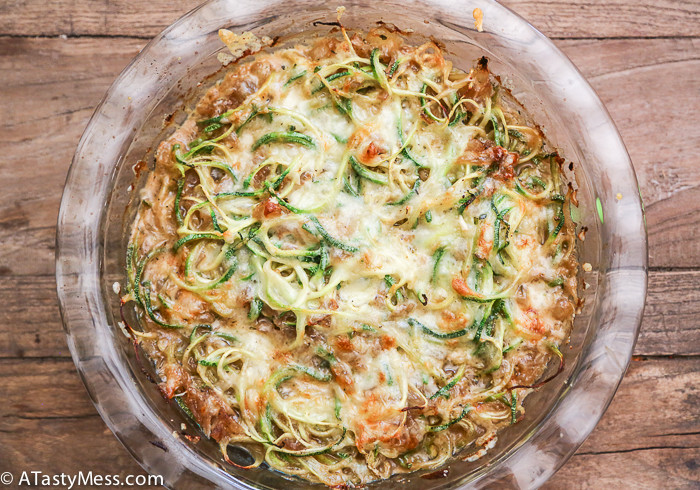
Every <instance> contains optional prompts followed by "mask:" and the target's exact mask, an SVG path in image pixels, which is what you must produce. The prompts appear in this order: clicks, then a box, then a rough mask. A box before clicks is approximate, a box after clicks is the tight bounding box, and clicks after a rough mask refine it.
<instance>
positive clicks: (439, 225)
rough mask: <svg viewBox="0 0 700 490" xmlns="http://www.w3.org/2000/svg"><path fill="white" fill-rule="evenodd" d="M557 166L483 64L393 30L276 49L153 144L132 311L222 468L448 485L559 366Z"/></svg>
mask: <svg viewBox="0 0 700 490" xmlns="http://www.w3.org/2000/svg"><path fill="white" fill-rule="evenodd" d="M562 163H563V160H562V159H561V158H560V157H559V156H557V154H556V153H553V152H551V151H550V150H548V149H547V147H546V142H545V140H544V138H543V134H542V132H541V131H540V130H539V129H538V128H537V126H536V125H535V124H534V123H533V122H532V121H531V120H529V118H528V116H527V113H526V112H525V111H524V109H523V108H522V107H521V106H520V105H519V104H518V103H517V102H516V101H515V99H513V97H512V96H511V95H510V94H509V92H508V91H507V90H506V89H504V88H503V87H501V86H500V84H499V83H498V82H497V79H496V78H495V77H493V76H492V75H491V74H490V73H489V70H488V66H487V60H486V59H483V58H482V59H481V60H479V61H478V62H477V63H476V65H475V66H474V68H473V69H471V71H469V72H464V71H460V70H458V69H456V68H455V67H454V66H453V65H452V63H451V62H450V61H449V60H447V59H446V58H445V57H444V55H443V53H442V51H441V49H440V47H439V46H437V45H436V44H434V43H432V42H428V43H426V44H422V45H419V46H412V45H410V44H408V43H407V42H406V41H405V40H404V39H403V38H402V37H401V36H400V35H399V34H397V33H396V32H393V31H392V30H391V29H389V28H387V27H379V28H377V29H374V30H372V31H370V32H369V33H367V34H362V33H359V32H352V33H351V32H347V31H346V30H345V29H344V28H341V29H340V30H339V31H338V32H336V33H335V34H329V35H328V36H327V37H323V38H319V39H315V40H312V41H309V42H308V44H299V45H297V46H295V47H293V48H285V49H278V50H273V51H271V52H269V53H260V54H258V55H256V57H255V58H254V59H253V60H251V61H249V62H246V63H238V64H236V65H234V66H233V67H232V68H230V69H229V71H228V72H227V73H226V75H225V77H224V78H223V79H222V80H220V81H219V82H218V83H217V84H216V85H215V86H214V87H212V88H211V89H210V90H209V91H208V92H207V93H206V95H205V96H204V97H203V98H202V99H201V100H200V101H199V103H198V104H197V106H196V107H195V109H194V110H193V111H192V113H191V115H190V116H189V118H188V119H187V120H186V121H185V122H184V123H183V124H182V126H180V127H179V128H178V129H177V131H176V132H175V133H174V134H173V135H172V136H170V137H169V138H168V139H166V140H165V141H163V142H162V143H161V145H160V146H159V148H158V151H157V154H156V165H155V169H154V170H152V171H151V172H150V174H149V175H148V181H147V183H146V185H145V187H144V189H143V190H142V191H141V195H140V198H141V204H140V207H139V209H138V213H137V216H136V219H135V221H134V223H133V225H132V228H131V235H130V241H129V246H128V250H127V257H126V275H127V287H126V291H125V294H124V296H123V297H122V302H123V304H127V303H129V302H132V304H134V305H135V306H136V312H137V314H138V316H139V320H140V322H139V323H140V327H141V329H140V330H138V329H137V330H138V331H137V332H134V333H135V335H137V339H138V342H140V344H141V346H142V347H143V349H144V350H145V351H146V352H147V354H148V356H149V358H150V359H151V360H152V361H153V363H154V364H155V367H156V369H157V372H158V374H159V375H160V377H161V384H160V388H161V390H162V392H163V393H164V394H165V395H166V397H168V398H171V399H173V400H175V401H177V403H178V404H179V405H180V406H181V407H182V409H183V411H184V412H185V413H186V414H187V415H188V416H189V417H190V418H192V419H193V421H194V422H195V423H196V424H197V425H198V426H199V427H200V428H201V430H202V431H203V432H204V434H205V435H206V436H208V437H211V438H212V439H214V440H215V441H217V442H218V443H219V444H220V445H221V448H222V455H223V456H222V457H223V458H224V459H225V460H226V461H228V462H230V463H232V464H237V463H235V462H233V461H231V460H230V459H229V457H228V453H227V447H228V445H241V446H244V447H245V448H247V449H248V451H249V452H250V453H251V454H252V455H253V456H254V459H255V461H254V462H253V463H252V465H253V466H255V465H260V464H266V465H268V466H269V467H271V468H272V469H275V470H278V471H281V472H284V473H286V474H288V475H296V476H299V477H301V478H304V479H308V480H312V481H317V482H323V483H325V484H327V485H336V486H342V485H348V486H352V485H360V484H364V483H367V482H371V481H374V480H378V479H384V478H389V477H390V476H391V475H393V474H396V473H407V472H413V471H418V470H432V469H435V468H438V467H440V466H441V465H443V464H445V463H446V462H448V461H449V460H450V458H452V457H455V456H457V455H458V453H460V451H462V450H465V448H469V447H471V448H473V450H472V451H470V450H469V449H466V450H465V451H464V454H466V456H467V457H468V456H469V454H471V453H472V452H473V451H476V450H477V449H478V447H479V446H483V445H485V444H486V443H487V442H489V441H492V440H493V438H494V435H495V434H496V433H497V431H498V430H500V429H502V428H504V427H507V426H508V425H510V424H514V423H516V422H517V421H518V420H519V419H520V418H521V417H522V416H523V413H524V409H523V405H522V403H523V399H524V398H525V396H526V395H527V394H528V393H529V392H531V391H532V390H533V389H534V388H535V387H536V386H537V383H538V380H540V379H541V378H542V377H543V376H544V373H545V371H546V368H547V366H548V363H549V362H550V360H552V359H554V361H555V362H557V361H558V360H557V358H561V353H560V351H559V346H561V345H562V343H563V342H565V341H566V339H567V338H568V334H569V330H570V327H571V324H572V319H573V316H574V310H575V306H576V302H577V297H576V268H577V262H576V254H575V242H574V230H575V225H574V224H573V222H572V221H571V218H570V213H571V209H570V208H571V207H572V206H573V205H572V199H571V197H572V196H571V191H569V192H566V191H565V189H566V187H565V185H564V183H563V182H562V177H561V171H560V166H561V165H562ZM550 368H551V366H550ZM238 464H240V463H238Z"/></svg>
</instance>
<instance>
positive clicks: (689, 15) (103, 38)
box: [0, 0, 700, 489]
mask: <svg viewBox="0 0 700 490" xmlns="http://www.w3.org/2000/svg"><path fill="white" fill-rule="evenodd" d="M199 1H200V0H186V1H185V2H179V3H178V4H177V5H173V4H172V3H167V2H164V1H161V0H148V1H146V0H55V1H52V2H45V1H39V0H8V1H6V2H0V79H1V80H2V81H3V85H2V89H1V90H0V115H1V116H2V117H0V129H1V131H0V146H2V148H3V151H2V153H1V154H0V176H2V178H3V184H5V185H4V186H3V193H2V194H0V299H2V308H0V390H2V393H3V395H4V398H5V400H4V403H2V404H0V441H2V443H1V444H0V472H1V471H5V470H8V469H11V470H14V471H17V470H22V469H28V470H31V469H39V470H42V471H44V472H46V473H49V474H60V473H62V472H63V473H76V472H77V471H79V470H83V471H91V470H92V471H93V472H95V473H99V474H119V475H121V476H122V477H124V476H126V475H127V474H143V471H142V470H141V469H140V468H139V466H138V465H137V464H136V463H135V462H134V460H133V459H132V458H131V457H130V456H129V454H128V453H127V451H126V450H124V448H123V447H122V446H121V445H120V444H119V442H118V441H117V440H116V438H115V437H114V436H113V435H112V434H111V432H110V431H109V430H108V429H107V428H106V426H105V424H104V422H102V420H101V419H100V418H99V416H98V415H97V413H96V411H95V409H94V408H93V407H92V404H91V403H90V401H89V399H88V396H87V394H86V392H85V389H84V388H83V386H82V384H81V382H80V380H79V377H78V376H77V375H76V372H75V367H74V366H73V363H72V361H71V360H70V358H69V353H68V349H67V347H66V343H65V340H64V335H63V332H62V329H61V323H60V317H59V313H58V308H57V305H56V292H55V282H54V278H53V272H54V263H53V261H54V241H55V223H56V215H57V211H58V204H59V201H60V195H61V191H62V188H63V182H64V180H65V175H66V172H67V169H68V166H69V164H70V159H71V157H72V154H73V152H74V149H75V146H76V144H77V142H78V139H79V137H80V134H81V133H82V131H83V129H84V127H85V124H86V123H87V120H88V118H89V117H90V114H91V113H92V111H93V109H94V107H95V105H96V104H97V103H98V102H99V100H100V98H101V97H102V95H103V94H104V92H105V91H106V89H107V88H108V86H109V85H110V84H111V83H112V81H113V80H114V78H115V77H116V75H117V74H118V73H119V72H120V71H121V70H122V69H123V67H124V66H126V64H127V63H128V62H129V61H130V60H131V58H133V57H134V56H135V55H136V54H137V53H138V52H139V50H140V49H141V48H142V47H143V46H144V45H145V43H146V42H147V40H148V39H150V38H151V37H152V36H153V35H155V34H157V33H158V32H159V31H160V30H161V29H163V27H165V26H166V25H168V24H169V23H171V22H172V21H173V20H175V19H176V18H177V17H179V16H180V15H182V14H183V13H184V12H185V11H187V10H189V9H190V8H193V7H195V6H196V5H197V4H198V3H199ZM502 3H504V4H505V5H507V6H509V7H511V8H513V9H514V10H516V11H517V12H518V13H519V14H520V15H522V16H523V17H525V18H526V19H528V20H530V21H531V22H532V23H533V24H534V25H535V26H536V27H538V28H539V29H540V30H541V31H543V32H544V33H545V34H547V35H548V36H550V37H553V38H556V39H558V40H557V41H556V44H557V45H558V46H559V47H560V48H561V49H562V50H563V51H564V52H565V53H566V54H567V55H568V56H569V57H570V58H571V59H572V60H573V61H574V63H575V64H576V65H577V66H578V67H579V69H580V70H581V71H582V72H583V74H584V75H585V76H586V77H587V78H588V80H589V81H590V82H591V84H592V85H593V87H594V88H595V89H596V90H597V92H598V93H599V95H600V97H601V99H602V100H603V101H604V102H605V104H606V106H607V107H608V110H609V111H610V113H611V115H612V117H613V119H614V120H615V122H616V124H617V126H618V128H619V130H620V132H621V134H622V137H623V139H624V141H625V143H626V145H627V148H628V150H629V153H630V156H631V157H632V161H633V162H634V165H635V169H636V171H637V176H638V179H639V183H640V189H641V192H642V196H643V198H644V201H645V205H646V211H647V223H648V227H649V245H650V265H651V266H652V267H654V268H656V270H652V272H651V274H650V278H649V295H648V301H647V306H646V310H645V316H644V320H643V324H642V330H641V334H640V337H639V339H638V343H637V346H636V348H635V353H636V357H635V358H634V360H633V361H632V363H631V365H630V368H629V370H628V373H627V375H626V377H625V379H624V380H623V382H622V384H621V386H620V389H619V391H618V393H617V395H616V397H615V399H614V400H613V402H612V404H611V406H610V408H609V409H608V411H607V412H606V414H605V416H604V417H603V419H602V420H601V422H600V423H599V425H598V426H597V428H596V430H595V431H594V432H593V434H592V435H591V437H590V438H589V439H588V440H587V441H586V442H585V443H584V445H583V446H582V447H581V449H580V450H579V451H578V452H577V453H576V455H575V456H574V457H573V458H572V459H571V460H570V461H569V462H568V463H567V464H566V465H565V466H564V467H563V468H562V469H561V470H560V471H559V473H558V474H557V475H555V477H554V478H552V479H551V480H550V481H549V482H548V483H547V485H546V487H545V488H549V489H570V488H574V489H578V488H581V489H588V488H596V489H597V488H607V487H610V488H700V449H699V448H700V411H698V409H697V407H698V406H699V405H700V386H698V385H699V383H700V381H699V377H698V373H699V372H700V321H698V318H700V306H699V305H700V301H698V300H699V299H700V240H697V237H698V232H697V230H698V225H699V224H700V212H699V211H700V166H699V165H698V164H697V154H698V152H699V151H700V97H698V94H700V77H698V74H699V73H700V55H699V53H700V3H699V2H697V1H695V0H659V1H656V2H652V1H651V0H608V1H606V2H602V1H596V0H577V1H575V2H571V1H569V0H545V1H537V0H504V1H503V2H502ZM35 36H39V37H38V38H35ZM39 134H41V136H42V137H41V138H40V139H37V138H36V136H37V135H39ZM38 434H40V436H37V435H38Z"/></svg>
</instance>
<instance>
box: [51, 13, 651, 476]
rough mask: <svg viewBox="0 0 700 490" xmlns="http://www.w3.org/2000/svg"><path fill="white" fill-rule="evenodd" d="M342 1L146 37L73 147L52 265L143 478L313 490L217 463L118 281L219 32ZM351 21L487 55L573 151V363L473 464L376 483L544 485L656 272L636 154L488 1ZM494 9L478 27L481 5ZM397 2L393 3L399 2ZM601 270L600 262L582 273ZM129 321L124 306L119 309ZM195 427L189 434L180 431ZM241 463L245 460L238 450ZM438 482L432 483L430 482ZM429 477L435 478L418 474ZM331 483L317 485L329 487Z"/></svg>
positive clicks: (198, 21) (307, 31)
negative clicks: (137, 332) (576, 233)
mask: <svg viewBox="0 0 700 490" xmlns="http://www.w3.org/2000/svg"><path fill="white" fill-rule="evenodd" d="M340 5H341V2H335V1H334V2H322V1H318V0H312V1H299V2H283V1H281V0H262V1H257V2H253V1H233V0H212V1H210V2H208V3H206V4H204V5H202V6H201V7H199V8H197V9H195V10H194V11H192V12H190V13H189V14H187V15H185V16H184V17H182V18H181V19H180V20H178V21H177V22H175V23H174V24H173V25H172V26H170V27H169V28H168V29H166V30H165V31H163V33H161V34H160V35H158V36H157V37H156V38H155V39H154V40H153V41H151V42H150V43H149V44H148V45H147V46H146V47H145V48H144V49H143V51H142V52H141V53H140V54H139V55H138V56H137V57H136V58H135V59H134V61H132V63H131V64H130V65H129V66H128V67H127V68H126V69H125V70H124V71H123V72H122V74H121V75H120V76H119V77H118V78H117V80H116V81H115V82H114V84H113V85H112V87H111V88H110V89H109V91H108V92H107V95H106V96H105V98H104V100H103V101H102V103H101V104H100V106H99V107H98V108H97V110H96V111H95V114H94V115H93V117H92V119H91V120H90V122H89V123H88V126H87V128H86V130H85V133H84V134H83V137H82V139H81V141H80V143H79V145H78V149H77V151H76V154H75V157H74V159H73V164H72V166H71V169H70V173H69V175H68V179H67V182H66V186H65V190H64V194H63V200H62V202H61V210H60V214H59V220H58V237H57V252H56V277H57V284H58V296H59V302H60V306H61V313H62V316H63V323H64V328H65V330H66V334H67V339H68V345H69V348H70V351H71V354H72V356H73V359H74V361H75V364H76V366H77V368H78V371H79V373H80V375H81V376H82V379H83V381H84V383H85V385H86V387H87V389H88V392H89V394H90V396H91V398H92V400H93V402H94V403H95V406H96V408H97V410H98V411H99V413H100V415H101V416H102V418H103V419H104V420H105V422H106V423H107V425H108V426H109V428H110V429H111V430H112V431H113V432H114V434H115V435H116V436H117V437H118V438H119V440H120V441H121V442H122V443H123V444H124V446H125V447H126V448H127V449H128V450H129V451H130V452H131V454H132V455H133V456H134V457H135V458H136V459H137V460H138V462H139V463H140V464H141V465H142V466H143V467H144V468H145V469H146V470H147V471H149V472H151V473H153V474H158V475H162V476H163V477H164V481H165V484H166V485H167V486H169V487H176V488H197V487H211V486H216V487H228V488H280V487H283V486H284V487H285V488H309V486H310V485H311V486H312V484H310V483H309V482H307V481H302V480H298V479H294V478H291V477H287V476H285V475H282V474H280V473H277V472H273V471H270V470H269V469H266V468H265V467H264V466H263V467H260V468H255V469H248V470H244V469H240V468H237V467H234V466H232V465H229V464H227V463H225V462H224V460H223V459H222V457H221V454H220V453H219V447H218V445H217V444H216V443H215V442H213V441H210V440H208V439H206V438H203V437H202V438H199V435H200V434H198V433H197V431H196V430H195V429H194V428H193V427H191V424H189V423H188V421H187V419H186V418H185V416H184V414H183V413H182V412H181V411H180V410H179V409H178V408H177V406H176V405H175V404H174V403H169V402H167V401H166V400H164V399H163V397H162V396H161V395H160V392H159V391H158V389H157V387H156V385H155V384H154V383H153V382H152V380H153V378H154V376H155V375H154V373H153V372H152V370H150V369H149V368H150V366H148V363H147V362H146V360H145V359H144V358H143V353H140V351H139V349H138V348H134V347H133V343H132V341H131V340H130V339H129V338H128V337H127V336H126V335H124V330H123V327H120V322H121V320H122V317H121V316H120V315H121V312H120V304H119V296H118V294H117V293H118V291H119V289H118V288H119V284H120V283H121V284H123V283H124V256H125V250H126V244H127V239H128V237H127V233H126V229H127V227H128V225H129V223H130V222H131V221H132V219H133V216H134V214H135V212H136V205H137V204H138V198H137V196H138V190H139V189H140V188H141V187H142V186H143V185H144V182H145V174H146V173H147V172H146V171H145V168H146V167H147V166H148V165H150V164H152V162H153V151H154V149H155V148H156V146H157V143H158V142H159V141H160V140H162V139H163V138H164V137H165V136H166V135H167V134H168V133H169V132H171V131H172V130H173V129H174V127H176V125H177V124H178V123H180V122H182V121H183V120H184V119H185V117H186V113H187V108H188V105H189V104H191V103H192V102H194V101H196V100H197V98H198V96H199V95H201V94H202V93H203V92H204V90H205V89H206V88H208V87H209V86H211V85H212V84H213V83H214V82H215V81H216V79H217V78H218V76H220V70H221V62H220V61H219V58H218V57H217V55H218V54H219V53H221V52H223V50H224V49H225V48H224V46H223V45H222V44H221V42H220V40H219V38H218V35H217V32H218V30H219V29H220V28H227V29H230V30H232V31H234V32H237V33H242V32H244V31H250V32H252V33H253V34H255V35H256V36H258V37H259V38H262V37H263V36H267V37H269V38H272V39H274V40H275V43H276V45H277V46H284V45H285V44H289V43H292V42H294V40H299V39H300V38H303V37H307V36H313V35H318V34H324V33H327V32H328V30H329V29H330V28H331V27H330V26H329V24H330V25H332V23H333V22H334V21H335V20H336V18H335V17H336V7H338V6H340ZM342 5H343V6H345V7H346V8H347V10H346V13H345V15H344V16H343V24H344V25H345V26H346V27H349V28H358V29H361V30H365V31H366V30H368V29H370V28H371V27H374V26H376V25H377V22H385V23H388V24H394V25H396V26H397V27H399V28H400V29H401V30H402V31H405V32H410V34H409V42H415V43H418V42H420V41H421V40H424V39H428V38H430V39H436V40H438V41H439V42H441V43H443V44H444V46H445V50H446V53H447V54H448V57H449V59H450V60H451V61H453V63H454V64H455V66H456V67H458V68H461V69H465V70H468V69H469V67H471V66H472V65H473V63H474V61H475V60H476V59H478V58H480V57H481V56H482V55H485V56H487V57H488V58H489V66H490V69H491V71H492V72H493V73H494V74H496V75H498V76H500V78H501V82H502V84H503V85H505V86H506V87H507V88H509V89H510V90H511V91H512V93H513V95H514V96H515V97H516V98H517V99H518V100H519V101H520V102H521V103H522V104H523V105H524V106H525V108H526V109H527V110H528V111H529V113H530V114H531V115H532V117H533V118H534V120H535V121H537V122H538V124H539V125H540V126H541V127H542V128H543V130H544V131H545V134H546V136H547V138H548V140H549V142H550V143H551V144H552V145H553V146H554V147H556V148H557V149H558V150H559V152H560V154H561V155H562V156H564V158H565V159H566V160H567V162H574V164H573V166H572V167H567V170H566V172H567V173H566V176H567V178H568V179H569V181H570V182H572V184H573V185H574V186H575V187H576V188H577V190H578V192H577V196H578V201H579V207H578V214H579V216H577V218H576V219H577V222H578V223H579V225H580V227H585V228H586V229H587V232H586V233H585V240H583V241H580V242H579V243H578V253H579V260H580V262H581V263H582V264H585V267H584V268H583V270H582V271H581V277H582V288H581V294H582V297H583V299H584V303H583V308H582V311H581V313H580V314H578V315H577V317H576V320H575V324H574V329H573V332H572V335H571V339H570V343H569V344H568V346H566V348H565V349H563V354H564V358H565V369H564V371H563V372H562V373H561V374H560V375H559V376H557V377H556V378H555V379H554V380H553V381H551V382H549V383H547V384H546V385H544V386H543V387H542V388H540V389H539V390H537V391H535V392H533V393H532V394H530V395H529V396H528V397H527V398H526V400H525V402H524V405H525V417H524V419H523V420H521V421H520V422H519V423H517V424H515V425H513V426H511V427H509V428H507V429H506V430H504V431H503V432H501V433H500V436H499V438H498V441H497V442H496V444H495V445H494V446H493V447H492V448H490V450H489V451H488V452H486V454H485V455H483V456H482V457H481V458H479V459H477V460H475V461H473V460H471V458H470V459H469V460H463V459H460V458H455V459H454V460H452V462H451V463H449V464H448V465H447V466H445V467H444V468H442V469H441V471H440V472H438V473H437V475H436V474H430V475H425V474H421V473H419V472H417V473H412V474H408V475H399V476H396V477H393V478H392V479H390V480H388V481H378V482H376V483H373V484H370V485H369V486H370V487H377V488H378V487H382V486H391V485H395V484H399V483H400V484H402V485H404V486H405V487H406V488H409V489H410V488H419V487H420V488H422V489H425V488H461V487H463V486H467V485H470V486H475V487H484V486H487V485H492V484H498V485H506V486H509V487H516V488H530V487H536V486H539V485H541V484H542V483H543V482H544V481H546V480H547V478H549V477H550V476H551V475H552V474H553V473H554V472H555V471H556V470H557V469H558V468H559V467H560V466H561V465H562V464H564V462H565V461H566V460H567V459H568V457H569V456H571V455H572V454H573V452H574V451H575V450H576V448H578V446H579V445H580V444H581V443H582V442H583V441H584V440H585V438H586V437H587V436H588V434H589V433H590V432H591V431H592V430H593V428H594V427H595V425H596V423H597V422H598V420H599V419H600V418H601V417H602V415H603V413H604V411H605V409H606V408H607V406H608V404H609V403H610V401H611V399H612V397H613V395H614V393H615V391H616V389H617V386H618V384H619V383H620V381H621V379H622V377H623V375H624V373H625V370H626V368H627V365H628V363H629V360H630V357H631V354H632V349H633V347H634V343H635V340H636V337H637V333H638V330H639V326H640V322H641V318H642V312H643V309H644V300H645V294H646V281H647V245H646V230H645V222H644V214H643V208H642V203H641V198H640V196H639V191H638V187H637V181H636V177H635V175H634V170H633V168H632V165H631V162H630V160H629V157H628V155H627V152H626V150H625V147H624V145H623V143H622V141H621V139H620V136H619V134H618V132H617V130H616V129H615V126H614V124H613V123H612V121H611V119H610V117H609V115H608V114H607V112H606V110H605V108H604V107H603V105H602V103H601V102H600V100H599V99H598V97H597V96H596V94H595V93H594V91H593V90H592V89H591V87H590V86H589V85H588V84H587V83H586V81H585V80H584V79H583V77H582V76H581V75H580V73H579V72H578V71H577V70H576V68H575V67H574V66H573V65H572V64H571V62H570V61H569V60H568V59H567V58H566V57H565V56H564V55H563V54H562V53H561V52H560V51H559V50H558V49H557V48H555V47H554V46H553V45H552V43H551V42H550V41H549V40H548V39H547V38H546V37H544V36H543V35H542V34H541V33H539V32H538V31H537V30H536V29H535V28H533V27H532V26H531V25H529V24H528V23H527V22H525V21H524V20H523V19H521V18H520V17H518V16H517V15H515V14H514V13H512V12H511V11H509V10H508V9H506V8H505V7H503V6H501V5H499V4H498V3H496V2H495V1H486V0H481V1H475V2H472V3H470V4H469V9H467V10H464V11H455V9H454V4H453V2H448V1H446V0H407V1H402V2H395V1H388V2H375V3H372V4H370V3H365V2H362V1H350V0H349V1H345V2H342ZM477 7H478V8H480V9H481V11H482V12H483V16H484V18H483V32H478V31H477V30H476V29H475V28H474V19H473V17H472V11H471V9H473V8H477ZM398 13H400V15H399V14H398ZM588 265H590V267H588ZM126 313H127V315H128V313H129V312H126ZM183 423H186V424H187V426H188V428H187V429H183V428H182V424H183ZM230 457H231V458H232V459H234V461H235V460H236V458H240V460H241V462H244V461H245V458H246V455H245V454H244V453H243V452H241V453H240V454H236V451H235V450H232V451H231V454H230ZM436 476H439V477H440V478H439V479H436V478H435V477H436ZM425 477H429V478H427V479H426V478H425ZM318 486H319V487H320V486H321V485H320V484H319V485H318Z"/></svg>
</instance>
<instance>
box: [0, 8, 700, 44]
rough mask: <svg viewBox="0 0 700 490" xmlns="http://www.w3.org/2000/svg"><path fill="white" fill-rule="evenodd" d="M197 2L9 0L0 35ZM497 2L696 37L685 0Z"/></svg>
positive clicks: (169, 18)
mask: <svg viewBox="0 0 700 490" xmlns="http://www.w3.org/2000/svg"><path fill="white" fill-rule="evenodd" d="M199 3H200V1H199V0H186V1H183V2H179V3H178V4H177V8H176V9H174V8H172V7H171V4H165V3H163V2H154V1H149V0H55V1H52V2H45V1H41V0H14V1H8V2H3V3H2V4H0V34H14V35H23V36H26V35H29V36H58V35H61V34H64V35H68V36H139V37H145V38H150V37H153V36H154V35H156V34H157V33H158V32H160V31H161V30H162V29H163V28H164V27H165V26H167V25H168V24H170V23H171V22H173V21H174V20H175V19H177V18H178V17H180V16H181V15H182V14H184V13H185V12H187V11H188V10H190V9H191V8H194V7H195V6H197V5H198V4H199ZM502 3H503V4H504V5H506V6H507V7H510V8H511V9H513V10H515V11H516V12H518V13H519V14H520V15H521V16H523V17H524V18H526V19H528V20H530V21H531V22H532V23H533V24H535V26H536V27H538V28H539V29H540V30H541V31H542V32H544V33H545V34H547V35H548V36H551V37H558V38H570V37H578V38H582V37H595V38H603V37H652V36H657V37H658V36H674V35H677V34H678V33H682V34H683V35H685V36H698V35H700V5H699V4H698V3H697V2H693V1H690V0H659V1H655V2H653V1H651V0H639V1H630V0H610V1H607V2H596V1H594V0H586V1H577V2H570V1H567V0H549V1H535V0H506V1H504V2H502ZM166 5H167V7H166ZM35 19H42V20H44V19H45V20H46V21H45V22H36V20H35Z"/></svg>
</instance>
